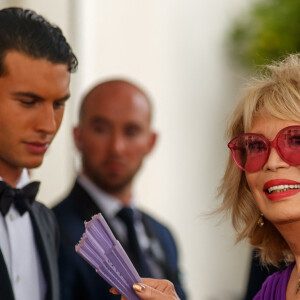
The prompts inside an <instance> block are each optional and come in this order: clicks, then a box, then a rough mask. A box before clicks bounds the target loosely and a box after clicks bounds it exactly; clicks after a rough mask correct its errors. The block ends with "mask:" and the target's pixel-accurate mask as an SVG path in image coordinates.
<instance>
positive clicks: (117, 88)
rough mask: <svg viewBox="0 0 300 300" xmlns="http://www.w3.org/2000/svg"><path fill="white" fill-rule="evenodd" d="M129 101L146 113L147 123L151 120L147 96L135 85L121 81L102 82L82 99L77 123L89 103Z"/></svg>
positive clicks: (150, 107) (80, 120)
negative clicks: (142, 108)
mask: <svg viewBox="0 0 300 300" xmlns="http://www.w3.org/2000/svg"><path fill="white" fill-rule="evenodd" d="M130 99H131V101H132V102H135V105H138V106H140V107H144V110H145V111H146V110H147V111H148V113H147V114H148V117H147V118H148V121H149V124H150V123H151V119H152V105H151V102H150V99H149V97H148V95H147V94H146V93H145V92H144V91H143V90H142V89H141V88H140V87H138V86H137V85H134V84H133V83H131V82H129V81H125V80H121V79H115V80H109V81H104V82H101V83H99V84H97V85H96V86H95V87H93V88H92V89H91V90H90V91H89V92H88V93H87V94H86V95H85V96H84V98H83V99H82V102H81V106H80V110H79V122H80V123H81V122H82V120H83V118H84V116H85V112H86V107H87V106H88V105H89V103H90V102H93V101H98V102H107V101H109V102H114V101H120V102H124V103H125V102H126V101H127V102H128V101H129V100H130Z"/></svg>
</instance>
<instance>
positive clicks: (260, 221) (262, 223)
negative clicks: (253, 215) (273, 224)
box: [257, 213, 265, 227]
mask: <svg viewBox="0 0 300 300" xmlns="http://www.w3.org/2000/svg"><path fill="white" fill-rule="evenodd" d="M264 224H265V222H264V214H263V213H260V216H259V218H258V220H257V225H258V226H259V227H263V226H264Z"/></svg>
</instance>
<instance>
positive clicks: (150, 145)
mask: <svg viewBox="0 0 300 300" xmlns="http://www.w3.org/2000/svg"><path fill="white" fill-rule="evenodd" d="M149 135H150V136H149V143H148V151H147V154H149V153H151V152H152V150H153V148H154V146H155V145H156V142H157V139H158V134H157V133H156V132H153V131H151V132H150V133H149Z"/></svg>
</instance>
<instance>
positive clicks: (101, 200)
mask: <svg viewBox="0 0 300 300" xmlns="http://www.w3.org/2000/svg"><path fill="white" fill-rule="evenodd" d="M77 181H78V182H79V183H80V184H81V185H82V186H83V187H84V188H85V190H86V191H87V192H88V193H89V195H90V196H91V197H92V198H93V200H94V202H95V203H96V205H97V206H98V207H99V209H101V210H102V211H103V213H104V214H105V216H106V218H107V219H108V221H109V223H110V224H111V227H112V229H113V230H114V232H115V233H116V234H117V236H118V238H119V240H120V242H121V243H123V244H126V243H127V228H126V226H124V223H123V222H122V220H120V218H118V217H117V213H118V212H119V211H120V210H121V209H122V208H123V205H122V203H121V201H120V200H119V199H118V198H116V197H113V196H112V195H109V194H107V193H105V192H104V191H103V190H101V189H100V188H99V187H98V186H96V185H95V184H94V183H93V182H92V181H91V180H90V179H89V178H88V177H86V176H85V175H84V174H80V175H78V178H77ZM83 201H84V200H83ZM130 203H131V205H130V207H131V208H133V210H134V218H135V230H136V232H137V235H138V237H139V243H140V246H141V248H142V249H144V251H145V253H149V250H150V248H151V251H152V252H155V253H156V254H157V255H156V256H160V257H161V256H163V253H162V250H161V248H160V247H159V246H158V245H157V240H151V241H150V239H149V237H148V236H147V234H146V230H145V227H144V225H143V222H142V215H141V213H140V212H139V211H138V210H137V209H136V207H135V198H134V197H132V199H131V200H130ZM86 221H89V220H86ZM146 260H147V261H148V265H149V267H150V269H151V271H152V273H153V276H154V277H156V278H162V277H163V272H162V270H161V268H160V266H159V265H158V264H157V263H156V262H155V261H153V259H151V257H150V256H149V255H148V256H146Z"/></svg>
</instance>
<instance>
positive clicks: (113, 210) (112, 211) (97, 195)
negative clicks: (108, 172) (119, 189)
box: [77, 173, 134, 218]
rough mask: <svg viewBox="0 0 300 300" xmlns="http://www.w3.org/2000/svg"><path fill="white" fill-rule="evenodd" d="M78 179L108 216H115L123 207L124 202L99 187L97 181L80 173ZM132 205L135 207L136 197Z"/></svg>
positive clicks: (132, 200)
mask: <svg viewBox="0 0 300 300" xmlns="http://www.w3.org/2000/svg"><path fill="white" fill-rule="evenodd" d="M77 181H78V182H79V183H80V184H81V185H82V186H83V187H84V188H85V189H86V190H87V191H88V193H89V194H90V195H91V196H92V198H93V200H94V201H95V203H96V205H97V206H98V207H99V208H101V210H102V211H103V213H104V214H105V215H106V216H107V217H108V218H113V217H115V215H116V214H117V213H118V212H119V211H120V209H121V208H122V207H123V204H122V202H121V201H120V200H119V199H118V198H116V197H114V196H112V195H110V194H108V193H106V192H105V191H103V190H102V189H101V188H99V187H98V186H97V185H96V184H95V183H93V182H92V181H91V180H90V179H89V178H88V177H87V176H86V175H84V174H82V173H81V174H79V175H78V177H77ZM130 203H131V205H130V206H131V207H132V208H134V198H133V197H132V199H131V200H130Z"/></svg>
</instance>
